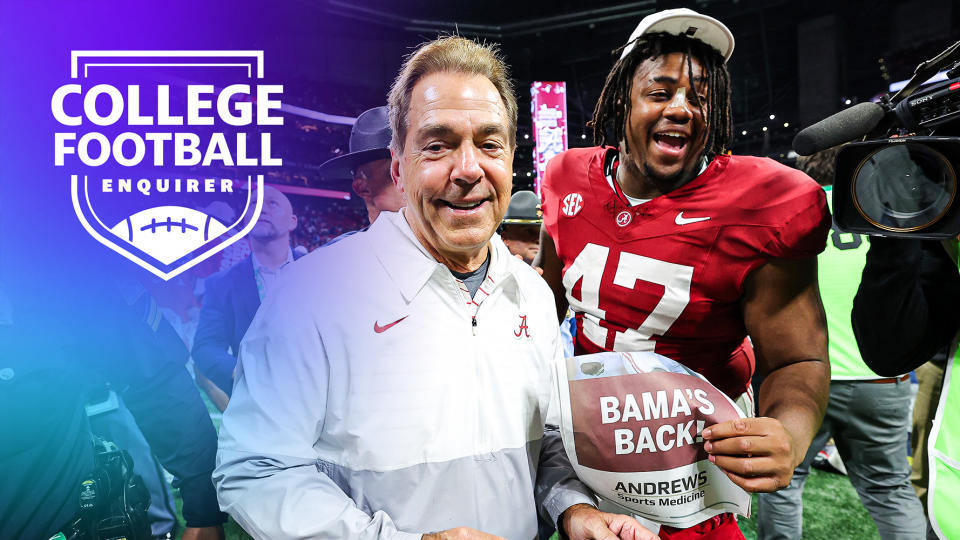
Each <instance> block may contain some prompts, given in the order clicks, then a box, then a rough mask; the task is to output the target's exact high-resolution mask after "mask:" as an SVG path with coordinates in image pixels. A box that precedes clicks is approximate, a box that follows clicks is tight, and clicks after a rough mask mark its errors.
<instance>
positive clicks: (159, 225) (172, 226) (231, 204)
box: [70, 174, 264, 280]
mask: <svg viewBox="0 0 960 540" xmlns="http://www.w3.org/2000/svg"><path fill="white" fill-rule="evenodd" d="M70 184H71V195H72V199H73V209H74V211H75V212H76V213H77V217H78V218H79V219H80V224H81V225H82V226H83V228H84V229H86V231H87V232H88V233H90V234H91V236H93V237H94V238H95V239H96V240H97V241H98V242H100V243H101V244H103V245H105V246H107V247H108V248H110V249H112V250H113V251H115V252H116V253H118V254H120V255H122V256H123V257H125V258H127V259H128V260H130V261H132V262H134V263H136V264H138V265H139V266H140V267H141V268H143V269H145V270H147V271H149V272H151V273H153V274H154V275H156V276H157V277H159V278H161V279H164V280H168V279H170V278H172V277H174V276H176V275H178V274H180V273H182V272H184V271H186V270H188V269H190V268H192V267H193V266H195V265H197V264H198V263H200V262H202V261H204V260H206V259H208V258H209V257H212V256H213V255H215V254H216V253H218V252H220V251H222V250H223V249H224V248H225V247H227V246H229V245H231V244H233V243H234V242H237V241H239V240H241V239H242V238H243V237H244V235H246V234H247V233H249V232H250V230H251V229H253V227H254V226H255V225H256V224H257V220H258V219H259V218H260V211H261V210H262V209H263V197H262V196H261V195H260V194H262V193H263V190H264V182H263V175H256V178H254V177H253V176H248V177H247V181H246V182H245V183H243V184H242V187H241V188H240V189H239V190H238V191H239V192H238V193H237V196H236V197H233V198H232V199H231V198H230V196H229V193H224V194H216V195H214V196H213V197H212V199H211V198H208V199H207V200H202V199H198V198H197V197H196V196H193V197H189V198H188V197H182V198H181V199H180V200H181V201H183V202H184V203H186V204H183V203H181V204H177V202H180V201H173V200H171V198H170V197H168V198H167V199H166V200H164V201H163V202H161V201H159V200H158V201H156V202H155V203H154V204H155V206H151V205H149V204H143V203H145V202H153V201H144V200H143V198H142V197H140V196H137V197H135V198H131V197H129V196H127V198H126V199H124V200H121V199H113V200H110V199H107V198H106V197H104V195H103V193H98V192H97V190H96V189H94V190H91V189H90V186H89V185H88V184H89V181H88V178H87V176H83V177H82V178H81V177H80V176H78V175H75V174H74V175H71V179H70ZM91 191H93V193H94V195H98V196H99V198H97V197H93V198H92V197H91ZM227 191H230V192H232V185H231V189H229V190H227ZM107 194H108V195H116V194H115V193H107ZM124 195H127V194H124ZM121 202H123V203H126V206H124V205H122V204H120V203H121ZM203 203H206V204H203ZM218 207H219V208H218ZM195 208H204V209H205V210H196V209H195ZM224 209H226V212H220V211H218V210H224ZM237 210H239V211H237ZM221 214H222V215H221Z"/></svg>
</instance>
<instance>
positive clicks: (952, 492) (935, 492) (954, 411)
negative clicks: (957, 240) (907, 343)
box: [927, 244, 960, 540]
mask: <svg viewBox="0 0 960 540" xmlns="http://www.w3.org/2000/svg"><path fill="white" fill-rule="evenodd" d="M954 250H955V252H956V244H954ZM956 260H957V264H958V267H960V258H957V259H956ZM958 343H960V334H958V335H957V339H956V340H955V342H954V344H953V346H954V353H953V357H952V358H951V359H950V362H948V363H947V370H946V373H944V376H943V390H941V392H940V404H939V405H937V414H936V416H935V417H934V420H933V429H932V430H931V431H930V439H929V441H928V443H927V447H928V450H927V451H928V452H929V458H930V485H929V488H928V491H927V514H928V515H929V516H930V524H931V525H932V526H933V530H934V531H935V532H936V533H937V534H938V535H939V536H940V538H944V539H950V540H954V539H958V540H960V378H958V379H957V380H956V381H953V384H950V383H951V380H950V379H951V377H950V376H951V375H952V374H953V372H954V370H957V369H960V347H957V345H958ZM958 373H960V371H958Z"/></svg>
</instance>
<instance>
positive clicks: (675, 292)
mask: <svg viewBox="0 0 960 540" xmlns="http://www.w3.org/2000/svg"><path fill="white" fill-rule="evenodd" d="M615 151H616V150H615V149H613V148H598V147H594V148H579V149H573V150H569V151H567V152H564V153H562V154H560V155H558V156H556V157H554V158H553V159H552V160H550V163H549V165H548V167H547V172H546V176H545V177H544V182H543V188H542V189H543V205H542V208H543V222H544V226H545V227H546V228H547V232H548V233H549V234H550V236H551V237H552V238H553V242H554V244H555V245H556V248H557V254H558V255H559V257H560V260H561V261H562V262H563V284H564V286H565V288H566V290H567V299H568V300H569V302H570V306H571V308H572V309H573V310H574V312H576V317H577V343H576V350H577V354H587V353H595V352H600V351H651V350H652V351H655V352H657V353H658V354H662V355H664V356H666V357H668V358H672V359H674V360H676V361H678V362H681V363H682V364H684V365H686V366H687V367H689V368H691V369H693V370H695V371H697V372H699V373H701V374H703V375H704V376H705V377H706V378H707V379H708V380H709V381H710V382H711V383H713V384H714V385H715V386H717V387H718V388H719V389H720V390H722V391H723V392H725V393H726V394H727V395H729V396H730V397H732V398H734V399H736V397H738V396H739V395H740V394H742V393H743V392H744V391H746V389H747V387H748V386H749V384H750V378H751V377H752V376H753V371H754V363H755V362H754V355H753V348H752V346H751V345H750V342H749V340H748V339H747V331H746V328H745V327H744V323H743V315H742V312H741V305H740V300H741V297H742V296H743V292H744V290H743V286H744V280H745V279H746V277H747V276H748V275H749V274H750V272H751V271H753V270H755V269H757V268H758V267H760V266H762V265H763V264H764V263H766V261H768V260H770V259H774V258H787V259H790V258H806V257H815V256H816V255H817V254H818V253H820V252H821V251H823V249H824V246H825V245H826V237H827V233H828V232H829V229H830V216H829V213H828V211H827V203H826V198H825V196H824V193H823V190H822V189H821V188H820V186H818V185H817V184H816V182H814V181H813V180H811V179H810V178H809V177H808V176H806V175H805V174H803V173H802V172H800V171H797V170H794V169H791V168H789V167H786V166H784V165H781V164H779V163H777V162H775V161H773V160H770V159H766V158H756V157H746V156H718V157H716V158H714V159H713V161H711V162H710V164H709V165H708V166H707V168H706V170H705V171H704V172H703V173H702V174H700V175H699V176H698V177H696V178H694V179H693V180H691V181H690V182H689V183H688V184H686V185H684V186H683V187H681V188H679V189H676V190H674V191H672V192H670V193H668V194H666V195H662V196H660V197H657V198H655V199H651V200H650V201H648V202H646V203H643V204H640V205H637V206H632V207H631V206H630V205H629V203H628V202H627V200H626V199H625V198H624V196H623V195H622V194H620V193H618V192H617V191H616V190H614V188H612V187H611V186H610V183H608V181H607V177H606V175H605V172H604V159H605V157H606V156H607V152H615Z"/></svg>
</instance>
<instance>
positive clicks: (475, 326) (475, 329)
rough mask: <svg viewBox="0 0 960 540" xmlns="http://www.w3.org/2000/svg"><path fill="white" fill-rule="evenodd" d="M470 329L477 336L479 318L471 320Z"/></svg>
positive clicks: (473, 317) (474, 316)
mask: <svg viewBox="0 0 960 540" xmlns="http://www.w3.org/2000/svg"><path fill="white" fill-rule="evenodd" d="M470 327H471V329H472V330H473V335H477V316H476V315H473V316H472V317H471V318H470Z"/></svg>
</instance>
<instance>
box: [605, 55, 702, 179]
mask: <svg viewBox="0 0 960 540" xmlns="http://www.w3.org/2000/svg"><path fill="white" fill-rule="evenodd" d="M690 60H691V67H692V72H693V79H694V82H696V83H697V89H696V90H694V88H693V87H692V86H691V84H690V77H689V72H688V67H687V58H686V56H685V55H684V54H682V53H670V54H667V55H664V56H660V57H658V58H654V59H650V60H646V61H644V62H643V63H641V64H640V65H639V66H638V67H637V70H636V73H635V74H634V77H633V86H632V89H631V110H630V117H629V119H628V125H627V133H626V138H627V141H626V142H627V145H628V149H629V152H628V153H627V154H625V155H624V156H623V157H622V159H623V164H624V165H626V172H628V173H629V174H630V175H631V176H639V178H638V179H637V180H639V182H636V185H633V186H631V185H630V182H627V183H626V184H627V185H623V186H622V187H623V188H624V189H625V190H626V191H627V192H628V194H629V195H632V196H645V197H649V196H657V195H660V194H662V193H667V192H669V191H671V190H673V189H676V188H677V187H679V186H681V185H683V184H684V183H685V182H686V181H688V180H690V179H691V178H692V177H693V175H694V174H695V171H696V166H697V161H698V159H699V157H700V155H701V153H702V152H703V148H704V145H705V144H706V125H705V121H704V108H705V107H706V100H707V97H706V92H707V89H706V88H705V85H704V83H703V82H702V81H703V76H702V75H701V73H702V69H701V67H700V64H699V62H697V60H696V59H692V58H691V59H690ZM695 91H696V92H697V96H696V97H695V96H694V94H693V93H694V92H695ZM698 98H699V99H698ZM631 187H632V188H634V189H632V190H631ZM631 191H633V192H632V193H631Z"/></svg>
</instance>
